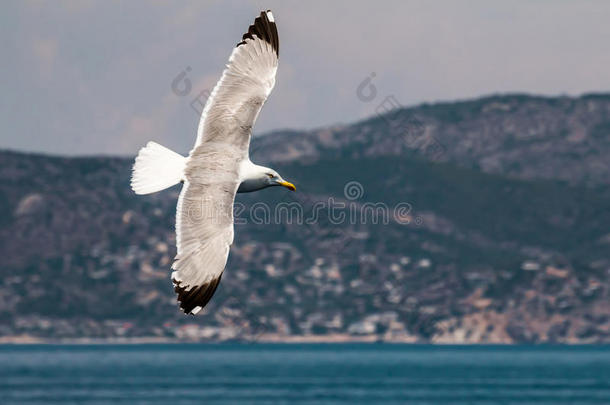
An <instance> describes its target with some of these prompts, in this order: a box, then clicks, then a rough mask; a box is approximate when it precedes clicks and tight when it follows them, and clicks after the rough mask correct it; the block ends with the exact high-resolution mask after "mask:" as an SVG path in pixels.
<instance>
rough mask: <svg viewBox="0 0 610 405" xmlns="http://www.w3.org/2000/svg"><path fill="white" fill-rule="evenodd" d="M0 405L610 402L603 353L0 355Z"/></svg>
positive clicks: (382, 349)
mask: <svg viewBox="0 0 610 405" xmlns="http://www.w3.org/2000/svg"><path fill="white" fill-rule="evenodd" d="M0 403H2V404H47V403H62V404H64V403H73V404H81V403H82V404H109V403H110V404H221V403H222V404H227V403H228V404H230V403H256V404H259V403H269V404H271V403H284V404H301V403H312V404H313V403H315V404H348V403H349V404H351V403H401V404H402V403H410V404H520V405H522V404H579V405H580V404H610V348H609V347H604V346H428V345H388V344H372V345H366V344H328V345H300V344H299V345H297V344H207V345H191V344H189V345H90V346H82V345H78V346H73V345H40V346H38V345H36V346H31V345H24V346H12V345H5V346H0Z"/></svg>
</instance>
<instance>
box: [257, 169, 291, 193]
mask: <svg viewBox="0 0 610 405" xmlns="http://www.w3.org/2000/svg"><path fill="white" fill-rule="evenodd" d="M264 176H265V182H266V184H267V187H273V186H282V187H286V188H287V189H288V190H291V191H296V189H297V188H296V187H295V186H294V184H292V183H290V182H288V181H286V180H284V179H283V178H282V176H280V174H279V173H278V172H276V171H275V170H273V169H269V168H266V170H265V171H264Z"/></svg>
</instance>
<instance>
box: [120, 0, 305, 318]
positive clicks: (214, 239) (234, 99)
mask: <svg viewBox="0 0 610 405" xmlns="http://www.w3.org/2000/svg"><path fill="white" fill-rule="evenodd" d="M278 58H279V38H278V34H277V27H276V25H275V20H274V19H273V14H272V13H271V11H270V10H267V11H263V12H261V14H260V16H259V17H257V18H256V19H255V20H254V24H253V25H251V26H250V27H249V28H248V32H247V33H245V34H244V35H243V37H242V41H241V42H239V43H238V44H237V46H236V47H235V48H234V49H233V52H232V53H231V57H230V58H229V63H228V64H227V66H226V69H225V70H224V72H223V74H222V77H221V78H220V80H219V81H218V83H217V84H216V87H214V90H213V91H212V93H211V94H210V97H209V98H208V101H207V103H206V105H205V108H204V110H203V113H202V115H201V120H200V122H199V128H198V130H197V141H196V142H195V146H194V147H193V149H192V150H191V152H190V153H189V155H188V157H184V156H181V155H179V154H178V153H176V152H173V151H171V150H169V149H167V148H165V147H163V146H161V145H159V144H157V143H155V142H149V143H148V144H147V145H146V146H145V147H144V148H142V149H141V150H140V151H139V153H138V156H137V157H136V160H135V164H134V166H133V173H132V177H131V188H132V189H133V191H135V193H136V194H150V193H154V192H157V191H160V190H163V189H166V188H168V187H171V186H173V185H175V184H177V183H180V182H182V183H184V184H183V186H182V191H181V192H180V197H179V199H178V206H177V210H176V245H177V252H178V253H177V255H176V257H175V259H174V262H173V264H172V269H173V272H172V275H171V279H172V283H173V284H174V290H175V291H176V293H177V294H178V301H179V302H180V308H181V309H182V310H183V311H184V312H185V313H186V314H193V315H194V314H197V313H198V312H199V311H201V309H203V307H204V306H205V305H206V304H207V303H208V301H209V300H210V299H211V298H212V295H213V294H214V292H215V291H216V288H217V287H218V283H220V278H221V276H222V273H223V271H224V269H225V265H226V263H227V258H228V256H229V246H231V244H232V243H233V201H234V199H235V193H247V192H251V191H256V190H261V189H263V188H267V187H273V186H283V187H286V188H288V189H290V190H292V191H294V190H295V187H294V185H293V184H292V183H289V182H287V181H285V180H284V179H283V178H282V176H280V175H279V174H278V173H277V172H276V171H275V170H273V169H270V168H268V167H263V166H259V165H256V164H254V163H252V162H251V161H250V157H249V153H248V147H249V145H250V136H251V134H252V126H253V125H254V122H255V121H256V117H257V116H258V113H259V112H260V110H261V108H262V106H263V104H264V103H265V100H267V97H268V96H269V93H271V90H272V89H273V86H274V85H275V73H276V71H277V65H278Z"/></svg>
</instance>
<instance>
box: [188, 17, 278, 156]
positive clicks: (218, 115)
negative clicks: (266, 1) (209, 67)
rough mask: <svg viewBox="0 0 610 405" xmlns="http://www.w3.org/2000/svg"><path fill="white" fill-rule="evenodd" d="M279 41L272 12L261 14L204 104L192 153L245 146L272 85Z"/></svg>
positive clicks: (234, 52)
mask: <svg viewBox="0 0 610 405" xmlns="http://www.w3.org/2000/svg"><path fill="white" fill-rule="evenodd" d="M279 48H280V44H279V38H278V34H277V27H276V25H275V20H274V19H273V14H271V11H270V10H268V11H263V12H261V14H260V16H259V17H257V18H256V19H255V20H254V24H252V25H251V26H250V27H249V28H248V32H247V33H245V34H244V35H243V37H242V41H241V42H239V43H238V44H237V46H236V47H235V49H233V53H231V57H230V58H229V63H228V64H227V68H226V69H225V70H224V72H223V73H222V77H221V78H220V80H219V81H218V83H217V84H216V86H215V87H214V90H212V93H211V94H210V97H209V99H208V101H207V103H206V106H205V108H204V109H203V113H202V114H201V120H200V121H199V128H198V130H197V142H196V143H195V149H197V147H198V146H199V145H201V144H202V143H204V142H209V141H227V142H230V143H234V144H240V145H245V146H244V147H245V153H247V149H248V144H249V142H250V133H251V130H252V126H253V125H254V122H255V121H256V117H257V116H258V113H259V112H260V110H261V108H262V106H263V103H264V102H265V100H267V97H268V96H269V94H270V93H271V90H273V86H274V85H275V73H276V72H277V65H278V58H279Z"/></svg>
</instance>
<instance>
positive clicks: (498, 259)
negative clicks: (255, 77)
mask: <svg viewBox="0 0 610 405" xmlns="http://www.w3.org/2000/svg"><path fill="white" fill-rule="evenodd" d="M1 7H2V13H0V20H1V23H0V33H1V35H0V38H1V39H0V41H1V44H2V50H3V52H2V53H3V62H2V64H0V76H1V77H3V85H2V96H1V97H0V123H1V124H0V125H1V129H2V131H0V147H1V148H2V151H1V152H0V241H1V243H0V257H2V266H1V268H0V271H1V272H2V277H1V278H0V340H2V341H5V342H48V341H53V342H57V341H62V342H66V341H68V342H75V341H78V342H90V341H100V340H103V341H121V342H138V341H155V342H168V341H197V342H199V341H225V340H231V341H232V340H248V341H251V340H257V341H282V342H293V341H316V342H317V341H329V342H336V341H367V342H371V341H391V342H420V343H423V342H442V343H527V342H530V343H531V342H535V343H540V342H553V343H559V342H561V343H593V342H595V343H600V342H608V341H610V303H609V300H608V298H609V294H610V285H609V275H610V250H609V245H610V229H608V226H607V224H608V223H609V220H610V211H609V209H608V207H609V203H610V188H609V184H610V166H609V160H608V155H609V153H610V94H608V93H606V91H607V90H608V88H610V70H609V69H608V65H609V62H610V26H609V25H608V24H607V23H606V20H607V16H608V14H609V12H610V4H608V3H607V2H602V1H582V2H572V1H556V2H543V1H540V2H525V1H523V2H511V3H510V4H509V3H489V2H484V1H479V2H476V1H474V2H440V3H439V2H434V3H430V2H419V1H408V2H405V1H396V2H392V1H384V2H381V3H375V4H371V3H369V2H364V1H357V2H353V1H351V2H347V1H345V2H332V3H330V4H329V3H328V2H322V1H319V2H308V3H299V2H279V1H268V2H261V1H251V2H248V1H240V2H237V1H229V2H224V1H223V2H221V1H207V2H199V1H198V2H195V1H189V2H180V3H169V2H148V1H146V2H144V1H130V2H114V1H63V2H44V1H25V2H20V1H8V2H3V4H2V6H1ZM268 8H270V9H272V10H273V12H274V15H275V17H276V21H277V24H278V27H279V32H280V37H281V47H280V55H281V58H280V67H279V71H278V78H277V83H276V87H275V90H274V92H273V93H272V95H271V97H270V99H269V101H268V103H267V104H266V106H265V107H264V109H263V111H262V113H261V116H260V120H259V122H258V124H257V126H256V129H255V137H254V140H253V143H252V156H253V157H252V159H253V160H254V161H255V162H257V163H260V164H264V165H269V166H271V167H274V168H276V169H278V171H279V172H280V173H282V175H283V176H284V177H285V178H287V179H290V180H291V181H293V182H294V183H295V184H296V185H297V187H298V190H299V191H298V193H294V194H289V193H286V192H282V191H280V190H276V189H271V190H265V191H263V192H261V193H257V194H255V195H245V196H242V195H240V196H238V202H239V203H240V204H243V207H245V210H244V212H243V213H241V214H239V215H238V216H239V217H240V218H241V219H242V221H240V223H238V224H237V225H236V239H235V244H234V246H233V249H232V252H231V256H230V259H229V263H228V266H227V271H226V272H225V275H224V276H223V282H222V284H221V285H220V288H219V290H218V291H217V293H216V296H215V297H214V299H213V300H212V301H211V302H210V304H209V306H208V307H207V308H206V310H205V312H204V313H203V315H202V316H198V317H186V316H184V315H183V314H182V313H181V312H180V311H178V308H177V304H176V300H175V297H174V293H173V290H172V286H171V283H170V282H169V267H170V265H171V262H172V259H173V257H174V255H175V236H174V221H175V206H176V199H177V195H178V193H179V191H180V189H179V187H174V188H172V189H170V190H166V191H164V192H161V193H158V194H156V195H152V196H145V197H136V196H135V195H134V194H133V193H132V191H131V190H130V188H129V177H130V170H131V164H132V158H133V156H134V155H135V154H136V152H137V151H138V149H139V148H140V147H142V146H143V145H144V144H145V143H146V142H147V141H149V140H154V141H157V142H159V143H161V144H163V145H165V146H168V147H170V148H172V149H174V150H176V151H179V152H181V153H184V154H186V153H188V151H189V148H190V147H191V146H192V144H193V142H194V139H195V134H196V128H197V124H198V120H199V114H200V112H201V108H202V105H203V103H205V100H206V97H207V94H208V92H209V91H210V90H211V89H212V87H213V85H214V84H215V82H216V81H217V80H218V78H219V77H220V74H221V71H222V68H223V67H224V64H225V63H226V61H227V59H228V56H229V54H230V52H231V49H232V47H233V46H234V45H235V44H236V42H238V40H240V38H241V34H242V33H243V32H244V30H245V29H246V28H247V26H248V25H249V24H250V23H251V21H252V20H253V18H254V16H256V15H257V14H258V12H259V11H260V10H261V9H268ZM348 186H350V187H352V189H351V191H352V192H350V189H349V187H348ZM354 187H355V188H354ZM354 190H355V193H354V192H353V191H354ZM331 199H332V200H333V201H335V202H340V203H344V208H345V211H346V212H347V211H348V210H350V212H355V214H354V215H355V216H356V218H359V219H358V220H355V221H347V220H346V221H339V222H337V221H334V220H333V219H332V218H329V217H328V215H327V214H322V215H320V216H319V217H316V218H315V220H314V221H289V220H282V219H281V218H280V219H279V220H273V219H274V218H272V220H269V221H267V222H268V223H262V224H261V223H259V222H260V221H259V222H257V221H256V220H253V219H252V218H251V216H252V212H251V210H249V209H250V208H251V207H252V205H253V204H254V203H255V202H257V201H259V200H262V201H263V202H264V203H265V204H267V207H270V209H271V210H274V209H275V207H276V206H277V204H279V203H295V204H297V206H298V207H300V209H301V212H302V214H303V216H304V217H305V218H307V217H308V215H309V214H311V212H312V210H313V207H314V206H315V204H316V203H317V202H326V203H328V201H330V200H331ZM368 203H371V204H381V205H379V206H382V207H385V209H387V212H386V213H387V214H388V215H387V219H386V218H385V217H384V218H382V219H380V220H378V221H374V220H373V218H372V217H370V218H369V217H368V215H374V214H373V213H372V211H371V210H370V207H371V205H370V204H368ZM367 204H368V205H367ZM398 206H400V207H402V210H401V211H397V210H396V209H395V208H396V207H398ZM367 207H368V208H367ZM297 209H298V208H297ZM366 210H368V211H366ZM324 212H325V211H324ZM299 222H302V223H299ZM307 222H311V223H307Z"/></svg>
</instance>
